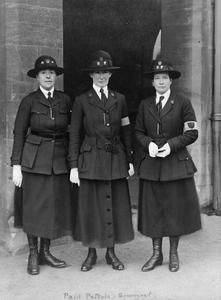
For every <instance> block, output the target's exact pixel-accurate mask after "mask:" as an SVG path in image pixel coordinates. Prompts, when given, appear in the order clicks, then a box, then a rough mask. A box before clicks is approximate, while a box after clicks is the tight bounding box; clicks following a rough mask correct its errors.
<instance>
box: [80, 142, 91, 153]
mask: <svg viewBox="0 0 221 300" xmlns="http://www.w3.org/2000/svg"><path fill="white" fill-rule="evenodd" d="M91 148H92V147H91V145H89V144H83V145H82V146H81V150H80V152H89V151H91Z"/></svg>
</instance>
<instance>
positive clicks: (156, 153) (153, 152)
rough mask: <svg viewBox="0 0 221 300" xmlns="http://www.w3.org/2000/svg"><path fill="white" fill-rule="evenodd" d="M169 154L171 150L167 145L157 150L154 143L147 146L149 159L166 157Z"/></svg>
mask: <svg viewBox="0 0 221 300" xmlns="http://www.w3.org/2000/svg"><path fill="white" fill-rule="evenodd" d="M170 152H171V149H170V145H169V144H168V143H166V144H164V145H163V147H161V148H158V146H157V144H155V143H154V142H150V144H149V155H150V156H151V157H166V156H168V155H169V154H170Z"/></svg>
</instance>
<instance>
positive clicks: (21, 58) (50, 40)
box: [0, 0, 63, 252]
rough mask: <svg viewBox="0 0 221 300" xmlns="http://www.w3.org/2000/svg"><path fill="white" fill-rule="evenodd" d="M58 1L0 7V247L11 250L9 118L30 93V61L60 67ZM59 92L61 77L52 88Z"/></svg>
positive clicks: (17, 235) (14, 240)
mask: <svg viewBox="0 0 221 300" xmlns="http://www.w3.org/2000/svg"><path fill="white" fill-rule="evenodd" d="M62 5H63V1H62V0H28V1H27V0H17V1H16V0H2V1H1V4H0V42H1V43H0V62H1V68H0V76H1V82H0V101H1V110H0V120H1V124H0V125H1V126H0V128H1V129H0V130H1V131H0V181H1V186H0V243H1V244H4V246H5V247H6V248H7V249H8V250H9V251H12V252H13V251H15V250H16V249H17V248H19V247H20V246H19V245H18V244H19V243H23V242H24V239H23V237H22V238H21V235H22V233H21V232H20V231H19V230H18V231H15V230H14V229H13V228H12V226H11V225H12V223H13V219H12V218H10V216H12V214H13V192H14V186H13V184H12V182H11V167H10V154H11V148H12V141H13V140H12V138H13V135H12V131H13V126H14V119H15V114H16V111H17V108H18V105H19V103H20V101H21V99H22V97H23V96H24V95H26V94H28V93H29V92H31V91H32V90H33V89H35V88H36V83H35V81H34V80H33V79H31V78H28V77H27V75H26V72H27V70H29V69H31V68H32V67H33V65H34V62H35V59H36V58H37V57H38V56H40V55H42V54H48V55H51V56H53V57H55V59H56V60H57V63H58V64H59V65H63V7H62ZM62 87H63V80H62V77H61V78H59V81H58V85H57V88H62Z"/></svg>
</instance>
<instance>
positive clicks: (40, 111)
mask: <svg viewBox="0 0 221 300" xmlns="http://www.w3.org/2000/svg"><path fill="white" fill-rule="evenodd" d="M48 119H49V107H39V108H38V107H33V108H32V110H31V127H32V128H39V129H40V128H41V127H42V126H44V124H45V122H46V121H47V120H48Z"/></svg>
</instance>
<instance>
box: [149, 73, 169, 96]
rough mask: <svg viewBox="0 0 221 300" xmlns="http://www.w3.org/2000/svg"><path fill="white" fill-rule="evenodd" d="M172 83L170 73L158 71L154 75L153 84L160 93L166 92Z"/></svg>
mask: <svg viewBox="0 0 221 300" xmlns="http://www.w3.org/2000/svg"><path fill="white" fill-rule="evenodd" d="M171 84H172V79H171V78H170V76H169V74H168V73H158V74H155V75H154V77H153V81H152V85H153V86H154V87H155V89H156V91H157V92H158V93H159V94H164V93H166V92H167V91H168V90H169V88H170V86H171Z"/></svg>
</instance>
